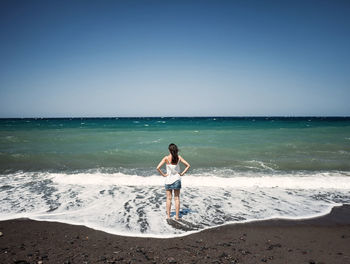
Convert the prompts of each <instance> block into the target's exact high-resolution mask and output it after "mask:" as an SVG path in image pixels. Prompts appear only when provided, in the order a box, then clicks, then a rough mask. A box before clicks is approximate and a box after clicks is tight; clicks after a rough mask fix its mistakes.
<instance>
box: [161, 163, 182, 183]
mask: <svg viewBox="0 0 350 264" xmlns="http://www.w3.org/2000/svg"><path fill="white" fill-rule="evenodd" d="M168 161H169V160H168ZM179 163H180V158H179V160H178V161H177V164H168V163H167V164H166V173H167V175H168V176H166V177H165V184H172V183H174V182H176V181H177V180H181V176H180V164H179Z"/></svg>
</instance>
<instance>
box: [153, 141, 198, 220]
mask: <svg viewBox="0 0 350 264" xmlns="http://www.w3.org/2000/svg"><path fill="white" fill-rule="evenodd" d="M168 149H169V152H170V154H169V155H168V156H165V157H164V158H163V159H162V160H161V162H160V163H159V164H158V166H157V170H158V171H159V173H160V174H161V175H162V176H163V177H165V190H166V213H167V218H168V219H170V209H171V200H172V195H173V194H172V191H173V190H174V196H175V197H174V199H175V208H176V218H175V219H176V220H179V212H180V189H181V176H183V175H184V174H185V173H186V172H187V171H188V169H189V168H190V167H191V166H190V164H189V163H188V162H187V161H186V160H184V159H183V158H182V157H181V156H180V155H178V152H179V150H178V148H177V146H176V145H175V144H174V143H171V144H170V145H169V147H168ZM180 161H181V162H182V163H184V164H185V165H186V166H187V167H186V168H185V169H184V171H183V172H181V173H180ZM164 163H165V164H166V171H167V173H166V174H164V173H163V172H162V170H161V169H160V168H161V167H162V165H163V164H164Z"/></svg>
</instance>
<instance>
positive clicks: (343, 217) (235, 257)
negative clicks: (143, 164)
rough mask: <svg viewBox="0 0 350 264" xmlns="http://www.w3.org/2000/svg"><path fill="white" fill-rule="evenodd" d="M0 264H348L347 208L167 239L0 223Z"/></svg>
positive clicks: (81, 228)
mask: <svg viewBox="0 0 350 264" xmlns="http://www.w3.org/2000/svg"><path fill="white" fill-rule="evenodd" d="M0 231H1V232H2V233H3V234H2V236H0V263H4V264H5V263H22V264H25V263H67V264H68V263H309V264H312V263H315V264H321V263H323V264H326V263H332V264H334V263H335V264H336V263H350V204H344V205H342V206H335V207H333V208H332V210H331V212H330V213H329V214H326V215H322V216H317V217H313V218H307V219H296V220H293V219H277V218H276V219H269V220H256V221H251V222H245V223H236V224H227V225H223V226H219V227H213V228H208V229H204V230H202V231H200V232H196V233H193V234H188V235H185V236H181V237H173V238H150V237H129V236H120V235H113V234H110V233H106V232H104V231H99V230H95V229H92V228H88V227H86V226H83V225H70V224H64V223H60V222H50V221H37V220H30V219H28V218H17V219H12V220H4V221H0Z"/></svg>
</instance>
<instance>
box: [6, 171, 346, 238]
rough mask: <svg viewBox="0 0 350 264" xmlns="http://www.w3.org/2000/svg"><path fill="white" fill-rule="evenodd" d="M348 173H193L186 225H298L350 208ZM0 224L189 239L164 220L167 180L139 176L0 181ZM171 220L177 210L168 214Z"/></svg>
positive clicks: (188, 178) (31, 176)
mask: <svg viewBox="0 0 350 264" xmlns="http://www.w3.org/2000/svg"><path fill="white" fill-rule="evenodd" d="M349 177H350V175H349V173H348V172H340V171H339V172H327V173H326V172H322V173H308V172H301V171H300V172H293V173H286V174H277V173H276V172H274V173H273V174H272V173H271V174H268V173H261V172H259V173H257V172H256V173H255V172H254V173H253V172H250V173H248V172H245V173H238V172H237V173H233V172H232V171H231V172H230V170H216V171H211V172H210V171H206V172H204V171H202V172H200V171H197V173H191V174H188V175H185V176H183V179H182V186H183V188H182V189H181V212H182V213H183V219H184V220H186V221H189V222H191V223H194V224H198V225H200V226H201V228H200V230H203V229H207V228H211V227H216V226H220V225H224V224H228V223H242V222H249V221H255V220H263V219H270V218H284V219H302V218H309V217H314V216H319V215H322V214H326V213H328V212H329V211H330V209H331V208H332V207H333V206H336V205H341V204H343V203H350V192H349V191H350V181H349V179H350V178H349ZM0 181H1V182H2V185H1V186H0V200H1V201H2V202H1V204H0V216H1V217H0V219H2V220H5V219H13V218H19V217H28V218H30V219H34V220H45V221H58V222H63V223H68V224H79V225H85V226H88V227H91V228H94V229H98V230H102V231H105V232H108V233H112V234H118V235H127V236H145V237H175V236H183V235H187V234H190V233H192V231H191V232H188V231H184V230H177V229H173V227H171V226H169V225H168V224H167V223H166V221H165V211H166V210H165V191H164V188H163V184H164V178H163V177H162V176H160V175H159V176H158V175H153V174H151V175H149V176H140V175H138V174H137V173H133V174H132V173H130V172H129V173H122V172H118V173H115V172H114V173H106V172H101V171H98V170H95V171H85V172H76V173H53V172H17V173H14V174H0ZM172 214H174V208H173V210H172Z"/></svg>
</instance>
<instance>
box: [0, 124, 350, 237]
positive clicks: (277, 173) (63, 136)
mask: <svg viewBox="0 0 350 264" xmlns="http://www.w3.org/2000/svg"><path fill="white" fill-rule="evenodd" d="M170 143H175V144H176V145H177V146H178V148H179V154H180V155H181V156H182V157H183V158H184V159H185V160H186V161H187V162H188V163H190V165H191V167H190V169H189V170H188V172H187V173H186V174H185V175H184V176H182V189H181V192H180V200H181V209H180V216H181V217H182V219H183V220H185V221H187V222H188V223H192V224H193V226H195V227H196V228H193V229H181V228H175V227H174V225H169V224H168V222H167V221H166V208H165V205H166V193H165V189H164V180H165V178H164V177H162V176H161V175H160V174H159V173H158V171H157V170H156V167H157V165H158V164H159V163H160V161H161V160H162V158H163V157H164V156H165V155H168V154H169V151H168V145H169V144H170ZM180 168H181V170H183V169H184V168H185V165H184V164H181V165H180ZM162 169H163V171H164V172H165V166H164V167H162ZM0 200H1V204H0V220H7V219H14V218H22V217H25V218H30V219H34V220H44V221H55V222H62V223H68V224H73V225H85V226H87V227H90V228H94V229H96V230H102V231H105V232H108V233H112V234H117V235H126V236H138V237H161V238H167V237H176V236H184V235H188V234H191V233H193V232H200V231H201V230H203V229H208V228H213V227H217V226H221V225H226V224H232V223H242V222H249V221H256V220H263V219H271V218H281V219H303V218H309V217H315V216H320V215H324V214H327V213H329V212H330V210H331V209H332V207H334V206H339V205H342V204H345V203H350V117H108V118H16V119H0ZM174 214H175V208H174V202H173V204H172V217H174Z"/></svg>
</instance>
